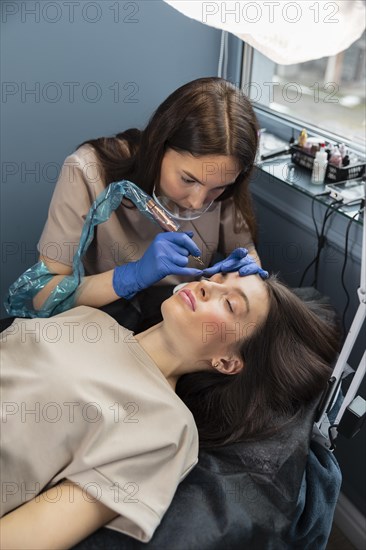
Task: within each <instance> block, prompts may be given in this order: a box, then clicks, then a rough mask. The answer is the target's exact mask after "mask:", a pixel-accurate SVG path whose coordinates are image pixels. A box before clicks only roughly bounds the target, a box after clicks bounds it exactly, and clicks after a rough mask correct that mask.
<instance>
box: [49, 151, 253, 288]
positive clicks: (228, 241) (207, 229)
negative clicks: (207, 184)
mask: <svg viewBox="0 0 366 550" xmlns="http://www.w3.org/2000/svg"><path fill="white" fill-rule="evenodd" d="M101 174H102V171H101V166H100V163H99V161H98V158H97V156H96V153H95V151H94V149H93V147H92V146H91V145H88V144H87V145H83V146H82V147H80V148H79V149H77V150H76V151H75V152H74V153H73V154H72V155H70V156H68V157H67V158H66V160H65V162H64V164H63V166H62V170H61V173H60V176H59V179H58V182H57V185H56V187H55V191H54V194H53V197H52V200H51V204H50V208H49V213H48V219H47V222H46V225H45V227H44V230H43V233H42V235H41V238H40V241H39V243H38V251H39V252H40V254H41V255H43V256H46V257H47V258H49V259H50V260H54V261H58V262H61V263H63V264H66V265H69V266H71V265H72V259H73V256H74V253H75V251H76V249H77V247H78V244H79V239H80V235H81V231H82V227H83V223H84V221H85V218H86V215H87V213H88V211H89V208H90V206H91V205H92V203H93V201H94V200H95V199H96V197H97V196H98V195H99V194H100V193H101V192H102V191H103V190H104V189H105V184H104V181H103V178H102V177H101ZM233 220H234V203H233V200H232V199H228V200H226V201H222V202H218V203H217V206H216V208H215V209H214V210H213V211H212V212H208V213H206V214H203V215H202V216H201V217H200V218H198V219H197V220H193V221H189V222H182V223H181V228H180V230H181V231H193V232H194V236H193V240H194V241H195V242H196V244H197V245H198V246H199V248H200V250H201V251H202V254H201V257H202V259H203V261H204V264H205V266H206V267H207V266H209V265H210V262H211V260H212V257H213V254H214V253H215V252H216V251H219V252H221V253H222V254H224V256H227V255H228V254H230V252H232V251H233V250H234V249H235V248H238V247H241V246H242V247H246V248H249V249H252V248H253V242H252V237H251V234H250V231H249V229H248V228H247V227H245V228H244V229H243V231H242V232H241V233H234V221H233ZM159 233H161V229H160V227H159V226H157V225H156V224H154V223H153V222H151V221H150V220H149V219H148V218H146V217H145V216H144V215H143V214H142V213H141V212H139V210H138V209H137V208H132V209H131V208H127V207H126V206H124V205H121V206H119V208H117V210H116V211H115V212H113V213H112V215H111V217H110V218H109V220H108V221H107V222H104V223H102V224H100V225H98V226H97V228H96V232H95V235H94V240H93V242H92V244H91V245H90V247H89V249H88V251H87V253H86V255H85V257H84V260H83V263H84V266H85V272H86V275H95V274H97V273H103V272H105V271H109V270H111V269H114V268H115V267H116V266H117V265H121V264H123V263H126V262H132V261H136V260H139V259H140V258H141V257H142V256H143V254H144V252H145V251H146V249H147V248H148V247H149V245H150V244H151V242H152V241H153V239H154V237H155V236H156V235H158V234H159ZM189 260H190V261H189V264H188V265H189V267H196V268H201V265H199V264H198V263H197V262H196V261H195V260H194V259H193V258H192V257H190V259H189ZM191 279H192V278H190V277H182V276H177V275H170V276H168V277H165V279H163V280H162V281H160V284H178V283H180V282H183V281H187V280H191Z"/></svg>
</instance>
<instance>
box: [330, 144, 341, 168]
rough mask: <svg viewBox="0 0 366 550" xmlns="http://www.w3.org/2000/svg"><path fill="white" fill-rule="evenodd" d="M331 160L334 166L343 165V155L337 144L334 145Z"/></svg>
mask: <svg viewBox="0 0 366 550" xmlns="http://www.w3.org/2000/svg"><path fill="white" fill-rule="evenodd" d="M329 162H330V164H333V165H334V166H338V167H340V166H342V155H341V152H340V150H339V149H338V147H337V146H336V147H334V149H333V151H332V155H331V157H330V160H329Z"/></svg>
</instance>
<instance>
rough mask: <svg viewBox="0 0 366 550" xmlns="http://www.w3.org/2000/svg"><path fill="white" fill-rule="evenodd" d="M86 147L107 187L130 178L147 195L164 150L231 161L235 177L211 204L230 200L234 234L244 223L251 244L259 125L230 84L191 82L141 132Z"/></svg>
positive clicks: (134, 130)
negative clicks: (90, 148) (236, 170)
mask: <svg viewBox="0 0 366 550" xmlns="http://www.w3.org/2000/svg"><path fill="white" fill-rule="evenodd" d="M121 140H126V142H127V144H128V148H129V157H128V158H126V157H124V156H123V153H122V149H121ZM86 143H88V144H90V145H92V146H93V147H94V149H95V151H96V154H97V156H98V158H99V160H100V162H101V164H102V167H103V171H104V180H105V183H106V185H108V184H109V183H111V182H113V181H119V180H121V179H129V180H131V181H133V182H134V183H136V184H137V185H139V186H140V187H141V188H142V189H144V190H145V191H146V192H147V193H149V194H151V193H152V189H153V187H154V185H155V184H156V183H157V182H158V181H159V178H160V168H161V163H162V160H163V157H164V154H165V151H166V150H167V149H168V148H171V149H174V150H176V151H178V152H179V151H185V152H189V153H191V154H192V155H194V156H204V155H223V156H233V157H235V158H236V159H237V160H238V161H239V164H240V167H241V171H240V174H239V176H238V177H237V179H236V180H235V183H234V185H231V186H229V187H228V189H227V190H226V191H224V192H223V193H222V195H220V197H218V198H217V199H216V200H217V201H222V200H225V199H227V198H229V197H231V196H233V198H234V203H235V207H236V216H235V224H234V228H235V231H236V232H239V231H240V230H241V229H242V227H243V220H245V222H246V223H247V225H248V227H249V230H250V231H251V234H252V237H253V240H254V242H256V234H257V231H256V223H255V216H254V213H253V207H252V202H251V196H250V193H249V189H248V186H249V179H250V175H251V172H252V169H253V165H254V160H255V156H256V151H257V146H258V123H257V119H256V116H255V114H254V111H253V108H252V106H251V103H250V101H249V99H248V98H247V97H246V96H245V95H244V94H243V93H242V92H241V90H240V89H238V88H237V87H236V86H234V85H233V84H231V83H230V82H228V81H226V80H224V79H222V78H217V77H210V78H199V79H197V80H193V81H192V82H189V83H187V84H185V85H183V86H181V87H180V88H178V89H177V90H175V91H174V92H173V93H172V94H171V95H169V97H168V98H167V99H166V100H165V101H163V103H162V104H161V105H160V106H159V107H158V108H157V110H156V111H155V113H154V114H153V115H152V117H151V118H150V120H149V122H148V124H147V126H146V128H145V129H144V130H143V131H140V130H138V129H137V128H130V129H129V130H126V131H125V132H121V133H119V134H117V135H116V136H115V137H111V138H99V139H93V140H89V141H85V142H84V143H82V144H81V145H84V144H86ZM81 145H80V146H79V147H81Z"/></svg>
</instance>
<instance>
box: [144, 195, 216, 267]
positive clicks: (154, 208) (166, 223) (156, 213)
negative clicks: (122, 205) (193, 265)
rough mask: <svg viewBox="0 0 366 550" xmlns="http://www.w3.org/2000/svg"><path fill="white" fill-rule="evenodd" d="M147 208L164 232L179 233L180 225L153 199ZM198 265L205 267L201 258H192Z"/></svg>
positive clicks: (147, 204)
mask: <svg viewBox="0 0 366 550" xmlns="http://www.w3.org/2000/svg"><path fill="white" fill-rule="evenodd" d="M146 208H147V210H148V211H149V212H150V214H151V215H152V216H153V217H154V219H155V220H156V221H157V223H158V224H159V225H160V227H161V228H162V229H163V230H164V231H174V232H176V231H179V225H178V224H177V223H176V222H175V221H174V220H172V219H171V218H169V217H168V216H167V214H166V213H165V212H164V210H163V209H162V208H160V207H159V206H158V205H157V204H156V203H155V202H154V200H153V199H150V200H149V201H148V202H147V203H146ZM192 258H194V259H195V260H196V261H197V262H198V263H200V264H201V265H203V266H204V265H205V264H204V263H203V261H202V259H201V258H200V256H192Z"/></svg>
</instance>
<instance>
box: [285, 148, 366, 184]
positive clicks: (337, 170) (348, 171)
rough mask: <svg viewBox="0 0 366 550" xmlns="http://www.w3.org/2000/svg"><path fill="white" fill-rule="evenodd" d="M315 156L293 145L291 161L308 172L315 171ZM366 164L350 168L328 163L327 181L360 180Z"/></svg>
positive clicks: (351, 165) (354, 165)
mask: <svg viewBox="0 0 366 550" xmlns="http://www.w3.org/2000/svg"><path fill="white" fill-rule="evenodd" d="M314 159H315V155H312V154H311V153H308V152H307V151H304V149H303V148H302V147H299V146H298V145H293V146H292V147H291V160H292V162H293V163H294V164H297V165H298V166H302V167H303V168H306V169H308V170H311V171H312V170H313V166H314ZM365 167H366V164H365V163H359V164H350V165H349V166H341V167H339V166H335V165H334V164H330V163H329V162H328V165H327V169H326V172H325V181H327V182H335V181H344V180H350V179H354V178H359V177H361V176H362V175H363V174H364V173H365Z"/></svg>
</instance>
